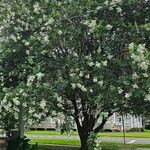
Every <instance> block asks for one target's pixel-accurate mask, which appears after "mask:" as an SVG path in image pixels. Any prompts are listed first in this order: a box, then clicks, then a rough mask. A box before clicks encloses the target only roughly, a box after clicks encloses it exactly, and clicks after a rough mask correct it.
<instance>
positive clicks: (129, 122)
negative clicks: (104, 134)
mask: <svg viewBox="0 0 150 150" xmlns="http://www.w3.org/2000/svg"><path fill="white" fill-rule="evenodd" d="M122 119H124V129H125V130H126V131H127V130H129V129H132V128H139V129H141V128H142V118H141V117H136V116H132V115H127V116H123V117H122V116H121V115H119V114H118V113H114V114H113V115H112V116H111V117H110V118H109V119H108V121H107V122H106V124H105V125H104V129H110V130H112V131H113V130H119V131H122V130H123V121H122ZM63 120H64V118H63V116H61V115H60V117H54V118H51V117H48V118H47V119H46V120H45V121H42V122H41V123H40V124H39V125H34V126H33V127H32V129H33V128H34V129H39V130H40V129H41V130H47V129H56V128H57V125H56V124H59V125H60V124H61V123H62V122H63ZM101 121H102V119H101V118H99V120H98V122H97V125H98V124H100V123H101ZM75 129H76V126H75Z"/></svg>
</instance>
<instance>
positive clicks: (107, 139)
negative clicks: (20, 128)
mask: <svg viewBox="0 0 150 150" xmlns="http://www.w3.org/2000/svg"><path fill="white" fill-rule="evenodd" d="M26 136H27V137H28V138H30V139H66V140H78V139H79V137H78V136H64V135H60V136H59V135H26ZM101 141H102V142H115V143H123V142H124V140H123V138H122V137H101ZM126 143H127V144H150V138H126Z"/></svg>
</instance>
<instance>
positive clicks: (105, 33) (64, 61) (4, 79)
mask: <svg viewBox="0 0 150 150" xmlns="http://www.w3.org/2000/svg"><path fill="white" fill-rule="evenodd" d="M19 2H20V3H18V1H15V0H14V1H13V2H12V1H9V0H7V1H6V0H5V1H3V0H2V2H1V7H3V9H2V13H1V14H2V15H1V18H2V21H1V24H2V25H1V26H2V29H1V33H2V38H1V43H2V44H1V45H2V48H1V57H0V62H1V64H2V65H1V68H0V69H1V70H0V73H1V74H0V75H1V91H2V95H3V96H2V97H3V98H1V103H2V106H1V109H4V108H5V107H6V105H5V106H4V102H5V101H6V103H7V104H8V103H9V101H10V100H13V98H10V99H6V98H4V97H6V95H8V92H7V90H11V92H12V89H13V90H14V92H13V93H16V94H18V93H19V91H20V87H21V89H23V91H25V93H26V94H21V96H23V95H24V96H25V98H22V99H20V96H19V97H18V99H17V100H19V102H20V100H22V101H23V102H22V104H24V103H27V105H28V107H27V109H29V106H30V107H33V106H32V103H34V104H35V105H36V107H35V106H34V107H33V108H37V107H38V106H41V108H44V109H42V110H43V111H42V110H41V111H42V112H41V111H40V109H36V110H37V111H39V112H41V113H43V115H45V114H46V115H48V112H49V110H52V109H55V110H57V111H59V112H63V113H64V114H65V115H67V116H72V117H73V118H74V120H75V122H76V125H77V129H78V132H79V136H80V140H81V149H83V150H86V149H87V139H88V134H89V132H91V131H94V132H95V133H98V132H99V131H100V130H101V129H102V128H103V126H104V124H105V123H106V121H107V120H108V118H109V117H110V116H111V115H112V114H113V113H114V112H120V113H134V114H138V113H141V112H143V111H144V109H145V107H144V106H149V101H150V87H149V82H150V78H149V73H150V72H149V71H150V67H149V60H150V53H149V46H150V45H149V43H148V40H149V18H150V16H149V13H148V12H149V11H148V10H149V3H148V1H146V0H145V1H141V0H136V1H134V0H129V1H126V0H122V1H121V0H110V1H107V0H106V1H104V0H101V1H94V0H93V1H88V2H82V1H80V0H77V1H70V0H66V1H64V2H60V1H50V0H45V1H31V0H28V1H27V2H24V1H21V0H20V1H19ZM6 6H7V9H5V8H6ZM17 89H18V90H19V91H18V90H17ZM4 91H6V92H4ZM15 97H16V96H15ZM15 100H16V99H15ZM19 102H17V103H16V101H15V103H16V104H18V103H19ZM139 104H140V105H141V106H143V107H142V108H139V107H138V106H139ZM39 108H40V107H39ZM5 110H6V109H5ZM45 110H46V112H47V113H45V112H44V111H45ZM6 112H7V111H6ZM33 112H34V111H33ZM36 116H37V115H36ZM100 117H102V122H101V123H100V124H98V119H99V118H100Z"/></svg>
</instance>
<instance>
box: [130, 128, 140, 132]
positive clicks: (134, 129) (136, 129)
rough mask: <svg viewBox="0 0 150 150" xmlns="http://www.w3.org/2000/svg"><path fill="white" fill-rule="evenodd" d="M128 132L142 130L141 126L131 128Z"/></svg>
mask: <svg viewBox="0 0 150 150" xmlns="http://www.w3.org/2000/svg"><path fill="white" fill-rule="evenodd" d="M128 132H143V129H142V128H131V129H129V130H128Z"/></svg>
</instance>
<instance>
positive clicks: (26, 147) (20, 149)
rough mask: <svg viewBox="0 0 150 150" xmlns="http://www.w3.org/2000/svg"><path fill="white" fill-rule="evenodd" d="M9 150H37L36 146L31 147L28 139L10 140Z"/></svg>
mask: <svg viewBox="0 0 150 150" xmlns="http://www.w3.org/2000/svg"><path fill="white" fill-rule="evenodd" d="M7 150H37V144H36V145H30V144H29V139H27V138H22V139H21V138H15V139H13V138H10V139H9V140H8V146H7Z"/></svg>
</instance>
